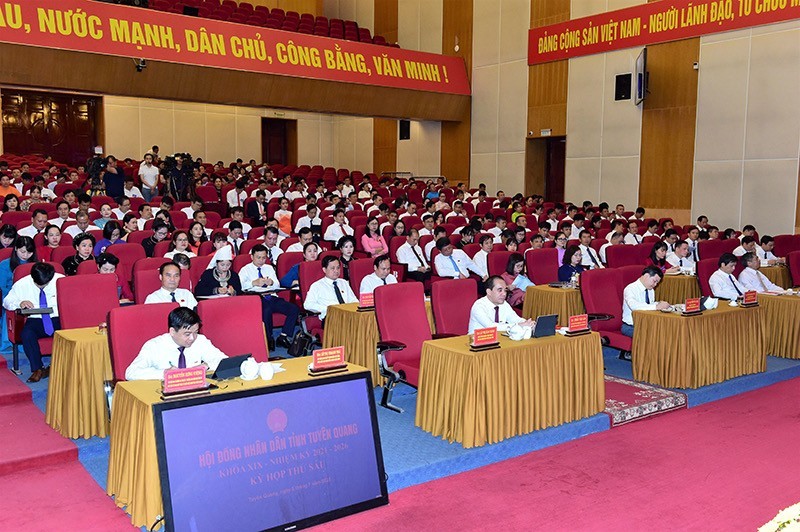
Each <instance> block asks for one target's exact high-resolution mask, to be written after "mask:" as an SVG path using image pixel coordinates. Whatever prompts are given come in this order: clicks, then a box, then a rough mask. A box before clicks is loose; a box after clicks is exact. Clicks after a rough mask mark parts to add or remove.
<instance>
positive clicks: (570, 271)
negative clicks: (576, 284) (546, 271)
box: [558, 246, 584, 283]
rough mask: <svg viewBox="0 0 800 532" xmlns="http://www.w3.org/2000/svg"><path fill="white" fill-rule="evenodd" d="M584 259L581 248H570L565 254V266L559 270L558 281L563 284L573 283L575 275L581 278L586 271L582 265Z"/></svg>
mask: <svg viewBox="0 0 800 532" xmlns="http://www.w3.org/2000/svg"><path fill="white" fill-rule="evenodd" d="M582 258H583V257H582V255H581V248H579V247H578V246H570V247H568V248H567V250H566V251H565V252H564V259H563V264H562V265H561V266H560V267H559V268H558V280H559V281H560V282H562V283H568V282H570V281H572V277H573V276H574V275H577V276H580V274H581V273H582V272H583V270H584V267H583V265H582V264H581V260H582ZM578 279H580V277H578Z"/></svg>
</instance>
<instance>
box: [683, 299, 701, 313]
mask: <svg viewBox="0 0 800 532" xmlns="http://www.w3.org/2000/svg"><path fill="white" fill-rule="evenodd" d="M684 312H686V313H690V312H700V298H699V297H691V298H689V299H687V300H686V304H685V307H684Z"/></svg>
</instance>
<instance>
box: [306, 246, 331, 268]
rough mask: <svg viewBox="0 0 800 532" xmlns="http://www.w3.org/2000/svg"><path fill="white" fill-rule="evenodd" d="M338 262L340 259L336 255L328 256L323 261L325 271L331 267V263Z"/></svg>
mask: <svg viewBox="0 0 800 532" xmlns="http://www.w3.org/2000/svg"><path fill="white" fill-rule="evenodd" d="M306 245H308V246H310V245H311V243H308V244H306ZM338 261H339V257H337V256H336V255H328V256H327V257H325V258H324V259H322V268H323V269H325V268H327V267H328V266H329V265H330V263H331V262H338Z"/></svg>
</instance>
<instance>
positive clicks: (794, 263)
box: [786, 251, 800, 286]
mask: <svg viewBox="0 0 800 532" xmlns="http://www.w3.org/2000/svg"><path fill="white" fill-rule="evenodd" d="M786 265H787V266H789V275H791V276H792V285H793V286H798V285H800V251H791V252H789V254H788V255H786Z"/></svg>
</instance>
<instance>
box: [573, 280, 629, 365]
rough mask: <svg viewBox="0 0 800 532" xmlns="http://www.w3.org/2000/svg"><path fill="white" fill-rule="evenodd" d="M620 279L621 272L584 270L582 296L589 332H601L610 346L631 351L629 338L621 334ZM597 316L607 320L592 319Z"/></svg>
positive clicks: (621, 286)
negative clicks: (589, 325)
mask: <svg viewBox="0 0 800 532" xmlns="http://www.w3.org/2000/svg"><path fill="white" fill-rule="evenodd" d="M622 279H623V275H622V272H621V271H620V270H619V269H616V268H605V269H601V270H589V271H585V272H583V273H582V274H581V295H582V296H583V304H584V306H585V307H586V312H588V313H589V315H590V316H589V318H590V321H591V327H592V330H595V331H597V332H598V333H600V336H601V337H602V338H603V339H604V343H606V344H607V345H609V346H610V347H613V348H615V349H619V350H620V351H630V350H631V347H632V345H633V342H632V339H631V338H629V337H628V336H625V335H624V334H622V332H621V328H622V291H623V290H624V289H625V287H624V286H623V284H622V283H623V280H622ZM593 315H594V316H593ZM599 316H603V317H604V318H608V319H592V318H595V317H599Z"/></svg>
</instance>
